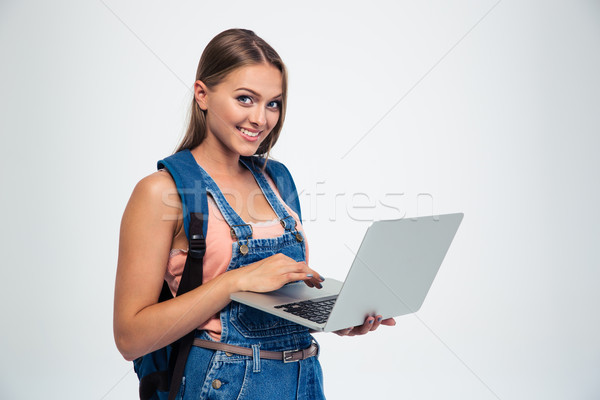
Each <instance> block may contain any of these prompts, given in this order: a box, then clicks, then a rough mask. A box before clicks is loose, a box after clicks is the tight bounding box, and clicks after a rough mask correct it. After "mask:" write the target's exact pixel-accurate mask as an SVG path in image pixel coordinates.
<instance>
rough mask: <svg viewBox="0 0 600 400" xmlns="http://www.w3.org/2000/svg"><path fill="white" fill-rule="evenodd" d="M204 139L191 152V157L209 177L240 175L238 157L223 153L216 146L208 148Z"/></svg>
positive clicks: (241, 168)
mask: <svg viewBox="0 0 600 400" xmlns="http://www.w3.org/2000/svg"><path fill="white" fill-rule="evenodd" d="M207 142H208V138H206V139H205V140H204V141H203V142H202V143H201V144H200V145H199V146H197V147H195V148H194V149H192V150H191V152H192V155H193V156H194V158H195V159H196V161H197V162H198V164H200V165H201V166H202V168H203V169H204V170H205V171H206V172H208V174H209V175H211V176H212V175H228V176H231V177H236V176H239V175H241V174H242V172H243V169H244V168H243V167H242V166H241V165H240V162H239V161H240V155H239V154H234V153H229V152H225V151H223V150H222V149H220V148H218V147H217V146H210V143H207Z"/></svg>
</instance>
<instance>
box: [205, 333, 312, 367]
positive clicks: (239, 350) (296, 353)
mask: <svg viewBox="0 0 600 400" xmlns="http://www.w3.org/2000/svg"><path fill="white" fill-rule="evenodd" d="M194 346H197V347H203V348H205V349H210V350H221V351H224V352H225V353H226V354H227V353H233V354H240V355H242V356H249V357H252V349H251V348H249V347H242V346H235V345H232V344H227V343H221V342H213V341H211V340H204V339H200V338H196V339H194ZM259 353H260V358H266V359H269V360H279V361H283V362H284V363H289V362H294V361H300V360H306V359H307V358H309V357H314V356H316V355H317V354H318V353H319V346H318V345H317V344H316V343H314V342H313V344H311V345H310V346H309V347H307V348H306V349H301V350H286V351H268V350H260V352H259Z"/></svg>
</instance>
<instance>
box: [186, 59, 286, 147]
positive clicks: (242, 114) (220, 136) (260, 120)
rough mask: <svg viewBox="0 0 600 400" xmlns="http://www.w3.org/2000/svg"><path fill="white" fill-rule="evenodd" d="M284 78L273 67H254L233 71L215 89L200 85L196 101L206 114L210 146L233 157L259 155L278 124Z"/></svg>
mask: <svg viewBox="0 0 600 400" xmlns="http://www.w3.org/2000/svg"><path fill="white" fill-rule="evenodd" d="M281 78H282V77H281V72H280V71H279V70H278V69H277V68H276V67H274V66H273V65H271V64H254V65H249V66H246V67H241V68H238V69H236V70H234V71H233V72H231V73H229V75H227V76H226V77H225V79H224V80H222V81H221V82H220V83H219V84H218V85H216V86H214V87H213V88H212V89H208V88H206V87H205V86H204V84H203V83H202V82H200V81H197V82H196V88H195V89H196V101H197V102H198V105H199V106H200V108H202V109H203V110H206V127H207V132H206V133H207V136H206V139H207V142H208V143H215V144H216V145H217V146H219V147H220V148H221V149H222V150H223V151H225V152H227V153H230V154H232V155H244V156H251V155H253V154H254V153H256V150H257V149H258V146H259V145H260V144H261V143H262V142H263V141H264V140H265V138H266V137H267V136H268V135H269V133H270V132H271V130H272V129H273V127H274V126H275V125H276V124H277V121H278V120H279V115H280V113H281V98H282V97H281V95H282V93H281V91H282V86H281V83H282V82H281ZM208 143H207V144H208Z"/></svg>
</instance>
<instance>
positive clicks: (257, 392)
mask: <svg viewBox="0 0 600 400" xmlns="http://www.w3.org/2000/svg"><path fill="white" fill-rule="evenodd" d="M240 162H241V163H242V164H243V165H244V166H246V168H248V169H249V170H250V171H251V172H252V174H253V175H254V178H255V179H256V181H257V182H258V185H259V186H260V188H261V190H262V192H263V193H264V195H265V197H266V199H267V201H268V202H269V204H270V205H271V207H272V208H273V210H274V211H275V213H276V214H277V217H278V218H279V219H280V221H281V223H282V225H284V228H285V233H284V234H283V235H282V236H279V237H276V238H268V239H253V238H252V229H251V227H250V226H249V225H247V224H246V223H245V222H244V221H243V220H242V219H241V218H240V216H239V215H237V213H236V212H235V211H234V210H233V209H232V208H231V206H230V205H229V203H228V202H227V200H226V199H225V197H224V196H223V193H221V191H220V190H219V188H218V186H217V184H216V183H215V182H214V181H213V179H212V178H211V177H210V176H209V175H208V174H207V173H206V172H205V171H204V170H203V169H202V168H201V172H202V175H203V178H204V181H205V185H206V189H207V192H208V193H209V194H210V195H212V197H213V199H214V200H215V203H216V204H217V206H218V207H219V210H220V211H221V214H222V215H223V218H225V221H226V222H227V224H228V225H229V226H230V227H231V228H232V230H233V231H234V232H235V238H234V240H235V242H234V243H233V245H232V257H231V262H230V264H229V266H228V267H227V271H230V270H233V269H236V268H239V267H242V266H244V265H248V264H252V263H254V262H256V261H259V260H261V259H263V258H266V257H269V256H271V255H273V254H277V253H283V254H285V255H287V256H288V257H290V258H292V259H294V260H296V261H305V260H306V254H305V246H304V237H303V236H302V233H301V232H299V231H297V230H296V229H295V227H296V223H295V220H294V218H293V217H292V216H291V215H290V214H289V213H288V212H287V211H286V209H285V208H284V207H283V205H282V204H281V203H280V201H279V200H278V198H277V197H276V195H275V193H274V192H273V190H272V189H271V187H270V185H269V183H268V182H267V180H266V178H265V177H264V175H263V174H262V173H261V172H260V171H255V170H254V169H253V168H252V167H251V166H249V165H248V164H246V163H245V162H244V161H243V160H242V159H240ZM220 318H221V325H222V333H221V341H222V342H224V343H229V344H233V345H238V346H244V347H249V348H252V350H253V354H254V355H253V357H247V356H242V355H237V354H231V353H225V352H223V351H214V350H209V349H205V348H201V347H196V346H192V349H191V351H190V353H189V356H188V360H187V364H186V367H185V372H184V377H183V381H182V383H181V387H180V389H179V393H178V397H177V398H178V399H184V400H187V399H194V400H197V399H240V400H243V399H247V400H254V399H277V400H284V399H306V400H308V399H310V400H318V399H324V398H325V396H324V394H323V374H322V371H321V366H320V364H319V361H318V358H317V357H310V358H307V359H305V360H302V361H299V362H291V363H284V362H283V361H278V360H268V359H261V358H259V354H260V351H261V350H271V351H285V350H296V349H305V348H307V347H309V346H310V345H311V343H312V342H313V340H314V339H313V338H312V336H311V335H310V334H309V332H308V328H306V327H303V326H301V325H298V324H295V323H293V322H290V321H287V320H284V319H281V318H279V317H276V316H273V315H271V314H268V313H265V312H262V311H259V310H257V309H255V308H252V307H248V306H245V305H243V304H240V303H237V302H234V301H232V302H231V303H230V304H229V305H228V306H227V307H225V308H224V309H223V310H221V314H220ZM196 337H200V338H202V339H206V340H213V339H212V338H211V337H210V336H209V335H208V334H207V333H206V332H205V331H197V334H196Z"/></svg>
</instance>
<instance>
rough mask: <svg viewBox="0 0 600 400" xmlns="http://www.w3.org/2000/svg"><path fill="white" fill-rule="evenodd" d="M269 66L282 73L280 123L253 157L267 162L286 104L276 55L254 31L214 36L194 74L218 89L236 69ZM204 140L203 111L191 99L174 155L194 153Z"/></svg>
mask: <svg viewBox="0 0 600 400" xmlns="http://www.w3.org/2000/svg"><path fill="white" fill-rule="evenodd" d="M262 63H269V64H271V65H273V66H275V67H276V68H277V69H279V71H281V77H282V79H281V87H282V93H281V108H280V113H279V120H278V121H277V124H275V126H274V127H273V129H272V130H271V133H270V134H269V136H267V138H266V139H265V140H264V141H263V142H262V143H261V144H260V146H259V147H258V149H257V151H256V153H255V154H257V155H260V156H262V157H264V158H268V155H269V151H270V150H271V148H272V147H273V146H274V145H275V143H276V142H277V139H278V138H279V134H280V132H281V127H282V126H283V121H284V119H285V109H286V103H287V71H286V68H285V64H284V63H283V61H282V60H281V57H279V54H277V52H276V51H275V50H274V49H273V48H272V47H271V46H270V45H269V44H268V43H267V42H265V41H264V40H263V39H261V38H260V37H259V36H257V35H256V34H255V33H254V32H253V31H250V30H247V29H228V30H226V31H224V32H221V33H219V34H218V35H217V36H215V37H214V38H213V39H212V40H211V41H210V42H209V43H208V45H207V46H206V48H205V49H204V52H203V53H202V56H201V57H200V62H199V63H198V70H197V72H196V80H200V81H202V82H204V84H205V85H206V86H207V87H208V88H209V89H211V88H213V87H214V86H216V85H218V84H219V83H220V82H221V81H223V79H225V77H226V76H227V75H228V74H229V73H230V72H232V71H234V70H236V69H237V68H240V67H244V66H248V65H253V64H262ZM205 137H206V111H204V110H202V109H201V108H200V106H198V103H196V99H195V98H193V99H192V104H191V109H190V122H189V125H188V127H187V130H186V133H185V136H184V137H183V139H182V140H181V143H180V144H179V146H178V147H177V150H176V152H177V151H181V150H184V149H193V148H194V147H196V146H198V145H199V144H200V143H202V141H203V140H204V138H205Z"/></svg>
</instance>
